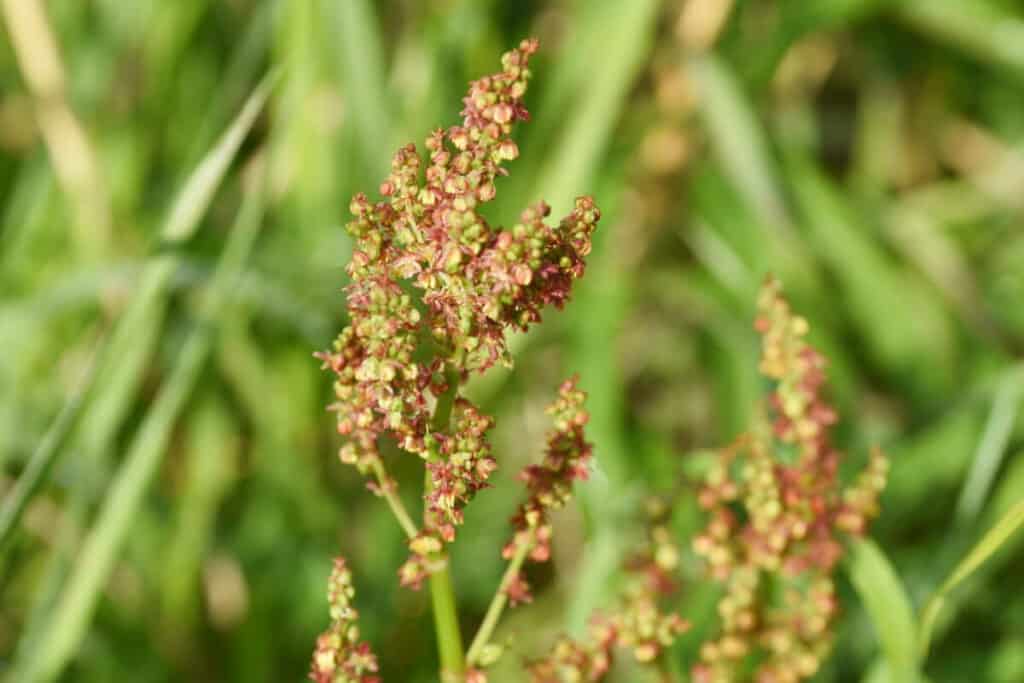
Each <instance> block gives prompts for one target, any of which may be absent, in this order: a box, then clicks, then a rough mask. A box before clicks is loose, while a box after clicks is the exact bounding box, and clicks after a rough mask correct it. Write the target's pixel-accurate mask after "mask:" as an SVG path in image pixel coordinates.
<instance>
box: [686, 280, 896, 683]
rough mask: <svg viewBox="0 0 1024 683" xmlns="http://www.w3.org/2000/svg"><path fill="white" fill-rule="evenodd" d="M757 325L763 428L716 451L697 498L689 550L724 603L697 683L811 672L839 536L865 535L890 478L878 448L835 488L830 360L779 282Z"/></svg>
mask: <svg viewBox="0 0 1024 683" xmlns="http://www.w3.org/2000/svg"><path fill="white" fill-rule="evenodd" d="M755 327H756V329H757V330H758V332H760V333H761V335H762V355H761V372H762V373H763V374H764V375H765V376H766V377H768V378H769V379H771V380H773V381H774V382H775V388H774V391H773V392H772V393H771V395H770V396H769V400H768V415H767V416H766V419H765V421H764V423H763V425H762V426H761V427H760V428H756V429H754V430H753V431H752V432H751V433H750V434H747V435H746V436H744V437H742V438H741V439H740V440H738V441H737V442H736V443H735V444H733V445H732V446H731V447H729V448H727V449H724V450H722V451H721V452H720V453H719V457H718V461H717V463H716V464H715V465H714V466H713V467H712V468H711V470H710V471H709V472H708V474H707V476H706V478H705V481H704V485H703V487H702V489H701V492H700V497H699V501H700V504H701V505H702V506H703V507H704V508H705V509H707V510H708V512H709V515H710V519H709V522H708V525H707V527H706V529H705V531H704V532H703V533H702V534H700V535H699V536H698V537H696V538H695V540H694V544H693V545H694V549H695V551H696V552H697V553H698V554H699V555H701V556H703V557H704V558H705V559H706V560H707V562H708V564H709V567H710V571H711V574H712V575H713V576H714V577H715V578H716V579H718V580H719V581H721V582H722V583H723V584H724V586H725V596H724V597H723V598H722V599H721V601H720V602H719V605H718V612H719V615H720V617H721V619H722V632H721V634H720V635H719V636H718V637H717V638H716V639H713V640H710V641H708V642H706V643H705V644H704V645H703V647H702V649H701V659H702V661H701V663H700V664H698V665H697V666H696V667H694V671H693V678H694V681H696V682H697V683H726V682H731V681H736V680H741V679H742V678H743V677H744V674H743V672H744V671H747V670H749V669H750V667H751V662H753V661H756V662H757V664H756V666H754V667H753V668H754V674H753V679H754V680H756V681H758V682H759V683H795V682H796V681H800V680H803V679H805V678H807V677H809V676H812V675H813V674H814V673H815V672H816V671H817V670H818V668H819V666H820V664H821V661H822V659H823V658H824V656H825V655H826V654H827V652H828V650H829V647H830V645H831V631H830V626H831V623H832V621H833V620H834V618H835V616H836V614H837V611H838V601H837V599H836V595H835V588H834V585H833V580H832V573H833V570H834V568H835V566H836V563H837V562H838V561H839V559H840V557H841V556H842V554H843V546H842V544H841V542H840V540H841V539H840V536H839V532H848V533H856V534H859V533H863V532H864V531H865V530H866V527H867V523H868V521H869V520H870V519H871V518H872V517H874V516H875V515H876V514H877V512H878V496H879V494H880V493H881V491H882V489H883V488H884V486H885V479H886V472H887V468H888V461H887V460H886V458H885V456H884V455H883V454H882V453H881V452H880V451H878V450H875V451H874V452H873V453H872V455H871V457H870V461H869V464H868V466H867V468H866V469H865V471H864V472H863V473H862V474H861V475H860V477H859V478H858V480H857V482H856V483H854V484H853V486H851V487H850V488H847V489H846V490H845V492H844V491H843V490H842V487H841V484H840V482H839V477H838V468H839V463H840V461H841V459H842V457H843V455H842V453H840V452H839V451H838V450H836V449H835V448H834V447H833V446H832V445H831V442H830V428H831V427H832V425H834V424H835V422H836V420H837V415H836V412H835V410H834V409H833V408H832V407H831V406H830V405H829V404H828V403H827V402H826V400H825V399H824V397H823V396H822V388H823V385H824V382H825V372H824V370H825V359H824V357H823V356H822V355H821V354H820V353H818V351H816V350H815V349H814V348H812V347H811V346H810V345H808V344H807V342H806V341H805V340H804V337H805V335H806V334H807V332H808V325H807V322H806V320H804V319H803V318H801V317H799V316H797V315H794V314H793V313H792V312H791V310H790V307H789V304H788V302H787V301H786V300H785V299H784V298H783V296H782V294H781V287H780V285H779V283H778V281H777V280H774V279H769V280H768V281H767V282H766V284H765V286H764V287H763V289H762V291H761V295H760V298H759V301H758V316H757V320H756V322H755ZM755 656H756V659H755Z"/></svg>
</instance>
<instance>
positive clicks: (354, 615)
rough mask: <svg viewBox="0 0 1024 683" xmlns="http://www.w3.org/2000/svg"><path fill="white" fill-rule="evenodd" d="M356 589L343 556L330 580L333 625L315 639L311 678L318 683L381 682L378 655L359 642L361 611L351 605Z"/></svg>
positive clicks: (339, 559) (335, 563)
mask: <svg viewBox="0 0 1024 683" xmlns="http://www.w3.org/2000/svg"><path fill="white" fill-rule="evenodd" d="M354 597H355V589H354V588H353V587H352V572H351V571H349V569H348V567H346V566H345V559H344V558H342V557H339V558H336V559H335V560H334V569H333V570H332V571H331V576H330V578H329V579H328V580H327V603H328V604H329V605H330V613H331V626H330V628H328V629H327V630H326V631H324V632H323V633H322V634H321V635H320V637H319V638H317V641H316V649H315V650H314V651H313V663H312V665H311V668H310V672H309V677H310V679H311V680H313V681H315V682H316V683H380V678H379V677H378V676H376V675H375V674H376V673H377V656H376V655H375V654H373V652H372V651H371V650H370V646H369V645H368V644H367V643H364V642H360V640H359V628H358V626H357V625H356V622H357V620H358V619H359V613H358V612H357V611H356V609H355V607H353V606H352V599H353V598H354Z"/></svg>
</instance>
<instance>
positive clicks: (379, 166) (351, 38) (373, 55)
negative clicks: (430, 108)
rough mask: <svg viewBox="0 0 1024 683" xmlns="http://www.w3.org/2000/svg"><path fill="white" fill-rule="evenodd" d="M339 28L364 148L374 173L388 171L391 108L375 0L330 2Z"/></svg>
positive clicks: (350, 101) (349, 99)
mask: <svg viewBox="0 0 1024 683" xmlns="http://www.w3.org/2000/svg"><path fill="white" fill-rule="evenodd" d="M327 7H328V8H329V9H328V11H330V12H332V14H333V20H334V25H335V26H336V27H337V30H338V40H337V41H336V45H337V46H338V50H339V52H340V54H339V55H338V58H339V61H340V65H341V76H342V79H343V81H344V86H345V92H344V95H345V103H346V106H348V107H350V108H351V111H352V117H353V119H354V123H355V127H356V129H357V130H358V135H357V136H356V143H357V144H358V146H359V147H360V148H361V150H360V151H361V152H362V154H363V159H364V163H365V164H366V168H367V169H372V170H373V171H374V173H373V174H372V176H371V177H375V176H377V175H380V176H381V177H383V175H382V174H383V173H385V172H386V171H387V165H386V164H387V160H388V159H389V158H390V154H391V150H390V135H391V132H392V130H393V128H392V125H391V111H390V109H389V107H388V104H387V99H386V97H385V93H386V81H385V78H384V56H383V53H382V49H381V39H380V29H379V28H378V26H377V19H376V17H375V16H374V12H373V3H369V2H366V0H346V2H338V3H327Z"/></svg>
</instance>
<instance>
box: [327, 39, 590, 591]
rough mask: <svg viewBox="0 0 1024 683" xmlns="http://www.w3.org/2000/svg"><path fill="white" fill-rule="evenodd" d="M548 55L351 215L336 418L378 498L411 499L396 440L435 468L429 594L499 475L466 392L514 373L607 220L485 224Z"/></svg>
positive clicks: (475, 102) (480, 91) (404, 571)
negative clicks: (512, 340) (506, 371)
mask: <svg viewBox="0 0 1024 683" xmlns="http://www.w3.org/2000/svg"><path fill="white" fill-rule="evenodd" d="M536 49H537V42H536V41H535V40H525V41H523V42H522V43H521V44H520V45H519V47H518V48H517V49H514V50H512V51H510V52H508V53H506V54H505V55H504V56H503V57H502V70H501V71H500V72H499V73H496V74H493V75H491V76H486V77H484V78H481V79H480V80H477V81H475V82H474V83H472V84H471V86H470V89H469V93H468V94H467V95H466V97H465V98H464V99H463V110H462V123H461V125H457V126H452V127H451V128H448V129H447V130H442V129H438V130H435V131H434V132H433V133H431V134H430V135H429V136H428V137H427V138H426V141H425V149H426V154H425V157H423V158H421V156H420V154H419V153H418V152H417V149H416V147H415V145H412V144H409V145H406V146H405V147H402V148H401V149H399V150H398V152H397V153H396V154H395V156H394V158H393V159H392V162H391V172H390V174H389V175H388V177H387V179H385V180H384V182H383V183H381V185H380V188H379V190H380V194H381V196H382V199H381V201H378V202H371V201H370V200H369V199H368V198H367V196H366V195H365V194H362V193H360V194H357V195H356V196H355V197H354V198H353V199H352V202H351V204H350V206H349V209H350V211H351V214H352V217H353V218H352V220H351V222H349V224H348V225H347V229H348V232H349V233H350V234H351V235H352V237H353V238H354V240H355V246H354V249H353V253H352V259H351V262H350V263H349V266H348V274H349V277H350V281H351V282H350V284H349V286H348V288H347V290H346V292H347V303H348V315H349V320H350V322H349V325H348V326H346V327H345V329H344V330H343V331H342V332H341V334H340V335H339V336H338V338H337V340H336V341H335V342H334V345H333V348H332V349H331V350H330V351H327V352H324V353H321V354H318V357H319V358H321V360H323V362H324V366H325V368H328V369H330V370H331V371H333V372H334V374H335V376H336V379H335V384H334V388H335V395H336V398H337V400H336V402H335V403H334V404H333V405H332V406H331V409H332V410H334V411H335V412H336V413H337V415H338V431H339V432H340V433H341V434H342V435H343V436H345V437H346V442H345V444H344V446H343V447H342V448H341V451H340V453H339V456H340V458H341V460H342V461H343V462H345V463H348V464H351V465H354V466H356V467H357V468H358V469H359V471H360V472H361V473H363V474H364V475H365V474H370V473H373V474H375V475H376V477H377V481H375V482H371V484H370V488H371V490H373V491H375V492H376V493H378V494H384V493H390V492H391V491H393V489H394V487H395V482H394V481H392V480H390V479H387V478H386V474H385V473H384V470H383V468H382V467H381V464H382V461H381V457H380V445H381V440H382V438H387V439H389V440H391V441H393V442H394V443H395V444H397V446H398V447H399V448H400V449H402V450H404V451H406V452H409V453H414V454H416V455H418V456H420V457H421V458H423V459H424V460H425V461H426V468H427V478H428V481H429V485H428V486H427V491H426V492H425V498H426V514H425V516H424V521H423V525H422V528H420V529H418V530H417V534H416V536H415V537H414V538H412V539H411V541H410V543H409V548H410V551H411V555H410V557H409V560H408V561H407V562H406V563H405V564H404V565H403V566H402V568H401V569H400V570H399V576H400V580H401V582H402V583H403V585H407V586H411V587H414V588H415V587H419V586H420V585H421V584H422V582H423V580H424V579H425V578H426V577H427V576H429V574H430V573H431V572H432V571H433V570H434V569H435V568H437V567H440V566H443V561H441V560H439V558H438V554H439V553H440V552H441V551H442V550H443V548H444V545H445V544H447V543H451V542H452V541H453V540H454V539H455V531H456V527H458V526H459V525H460V524H461V523H462V519H463V513H462V509H463V508H464V506H465V505H466V504H467V503H468V502H469V501H470V500H471V499H472V498H473V496H474V495H475V494H476V493H477V492H478V491H479V490H481V489H483V488H485V487H486V486H487V480H488V478H489V476H490V474H491V473H492V472H493V471H494V469H495V467H496V463H495V460H494V458H493V457H492V456H491V452H490V446H489V445H488V443H487V439H486V435H487V432H488V430H489V429H490V428H491V427H492V425H493V421H492V419H491V418H490V417H488V416H486V415H483V414H482V413H481V412H480V410H479V408H478V407H477V406H475V405H473V404H472V403H471V402H470V401H469V400H468V399H466V398H465V397H462V396H459V395H458V387H459V384H461V383H462V382H463V381H465V380H466V379H467V377H468V375H469V374H470V373H473V372H476V373H480V372H484V371H486V370H487V369H488V368H490V367H491V366H493V365H494V364H495V363H498V362H503V363H506V364H507V363H509V362H510V360H509V357H508V350H507V345H506V338H505V335H506V333H507V332H508V331H509V330H510V329H518V330H526V329H527V328H528V327H529V326H530V325H532V324H534V323H537V322H539V321H540V319H541V310H542V309H543V308H544V307H545V306H547V305H553V306H555V307H556V308H560V307H562V306H563V305H564V304H565V302H566V301H567V300H568V298H569V294H570V289H571V286H572V283H573V282H574V281H575V279H576V278H578V277H580V276H582V275H583V271H584V258H585V257H586V256H587V254H589V253H590V249H591V235H592V233H593V231H594V228H595V227H596V225H597V222H598V220H599V219H600V216H601V214H600V211H599V210H598V209H597V207H596V206H595V205H594V202H593V200H592V199H591V198H590V197H580V198H578V199H577V200H576V202H575V205H574V208H573V210H572V211H571V212H570V213H569V215H567V216H566V217H565V218H563V219H562V220H561V221H560V222H559V223H558V224H557V225H556V226H551V225H549V224H548V223H547V222H546V219H547V217H548V215H549V214H550V208H549V207H548V206H547V205H546V204H545V203H543V202H539V203H538V204H536V205H534V206H531V207H529V208H527V209H526V210H525V211H523V212H522V214H521V216H520V220H519V222H518V223H516V224H514V225H513V226H512V227H511V228H508V229H503V228H494V227H492V226H491V225H490V224H489V223H488V222H487V220H486V219H485V218H484V217H483V215H482V214H481V213H480V208H481V206H482V205H483V204H485V203H487V202H489V201H491V200H492V199H494V197H495V193H496V188H495V181H496V179H497V178H498V177H499V176H502V175H505V174H506V170H505V169H504V168H503V164H504V163H505V162H506V161H510V160H513V159H515V158H516V157H518V156H519V149H518V147H517V146H516V143H515V142H514V141H513V140H512V139H511V137H510V136H511V133H512V127H513V124H515V123H516V122H517V121H525V120H527V119H528V118H529V114H528V112H527V110H526V108H525V107H524V106H523V95H524V93H525V92H526V88H527V84H528V81H529V79H530V71H529V69H528V61H529V58H530V55H532V54H533V53H534V52H535V51H536ZM446 401H447V402H449V404H450V402H451V401H454V405H453V408H452V411H451V416H450V417H449V416H448V415H447V413H445V414H444V415H443V417H444V418H445V419H441V420H438V419H437V418H438V413H439V412H440V411H441V410H442V408H441V406H442V405H443V404H444V403H445V402H446Z"/></svg>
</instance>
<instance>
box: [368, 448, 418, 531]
mask: <svg viewBox="0 0 1024 683" xmlns="http://www.w3.org/2000/svg"><path fill="white" fill-rule="evenodd" d="M373 474H374V475H375V476H376V477H377V486H379V487H380V491H381V495H383V496H384V500H385V501H387V504H388V507H389V508H391V512H392V513H394V515H395V519H397V520H398V524H399V526H401V527H402V531H404V532H405V535H406V536H408V537H409V538H413V537H415V536H416V534H418V533H419V530H418V529H417V528H416V523H415V522H413V521H412V517H411V516H410V515H409V511H408V510H406V509H405V505H404V504H403V503H402V499H401V498H399V497H398V495H396V494H395V489H394V487H393V486H391V485H390V480H389V479H388V473H387V472H386V471H384V464H383V463H382V462H380V461H379V460H378V461H377V462H376V463H374V465H373Z"/></svg>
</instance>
